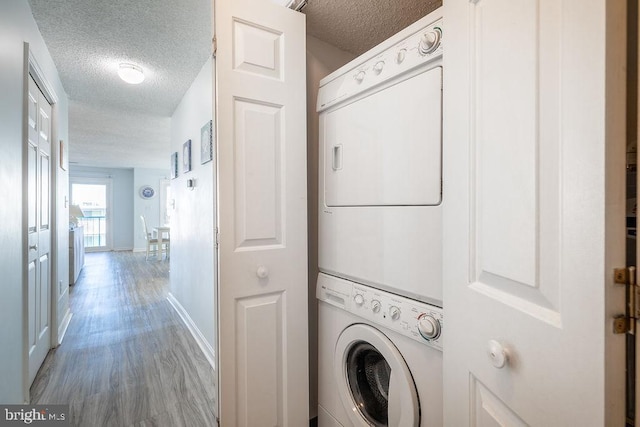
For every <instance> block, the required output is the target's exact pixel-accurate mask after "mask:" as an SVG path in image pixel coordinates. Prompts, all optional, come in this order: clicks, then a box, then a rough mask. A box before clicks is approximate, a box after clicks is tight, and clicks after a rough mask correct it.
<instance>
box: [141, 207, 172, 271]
mask: <svg viewBox="0 0 640 427" xmlns="http://www.w3.org/2000/svg"><path fill="white" fill-rule="evenodd" d="M140 221H142V228H143V229H144V238H145V240H146V241H147V256H146V258H145V259H146V260H147V261H149V252H152V251H153V252H154V253H155V254H156V255H157V254H158V250H159V251H160V254H162V250H163V248H158V239H157V238H156V237H153V236H152V235H151V233H150V232H149V229H148V228H147V220H146V219H145V217H144V215H140ZM169 245H170V242H169V239H163V240H162V246H163V247H164V250H165V253H166V254H167V259H168V257H169ZM151 247H155V250H152V249H151Z"/></svg>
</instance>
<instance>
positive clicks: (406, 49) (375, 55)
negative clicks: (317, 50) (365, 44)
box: [317, 12, 443, 112]
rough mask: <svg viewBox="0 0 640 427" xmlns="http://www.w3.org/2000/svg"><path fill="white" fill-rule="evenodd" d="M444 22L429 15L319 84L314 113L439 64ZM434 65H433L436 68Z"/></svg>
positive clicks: (436, 14)
mask: <svg viewBox="0 0 640 427" xmlns="http://www.w3.org/2000/svg"><path fill="white" fill-rule="evenodd" d="M442 39H443V20H442V17H441V15H439V13H436V12H432V13H430V14H429V15H427V16H425V17H424V18H422V19H420V20H418V21H416V22H415V23H413V24H412V25H410V26H409V27H407V28H405V29H404V30H402V31H400V32H399V33H398V34H396V35H395V36H393V37H391V38H389V39H388V40H386V41H384V42H382V43H380V44H379V45H378V46H376V47H374V48H372V49H371V50H369V51H367V52H365V53H364V54H362V55H360V56H359V57H358V58H357V59H355V60H353V61H351V62H349V63H348V64H346V65H344V66H343V67H341V68H339V69H338V70H336V71H334V72H333V73H331V74H329V75H328V76H326V77H325V78H323V79H322V80H321V81H320V88H319V91H318V105H317V111H318V112H320V111H323V110H325V109H327V108H329V107H331V106H333V105H336V104H338V103H341V102H344V101H346V100H348V99H350V98H352V97H354V96H357V95H359V94H361V93H364V92H367V91H370V90H372V89H373V88H374V87H377V86H380V85H384V84H393V83H394V81H395V80H397V79H398V78H401V77H400V76H402V75H405V74H411V72H415V71H416V69H417V68H420V67H423V66H425V65H426V64H429V63H435V64H437V65H439V64H441V59H442ZM435 64H434V65H435Z"/></svg>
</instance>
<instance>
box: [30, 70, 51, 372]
mask: <svg viewBox="0 0 640 427" xmlns="http://www.w3.org/2000/svg"><path fill="white" fill-rule="evenodd" d="M27 104H28V120H27V128H28V138H27V168H26V171H27V215H26V219H27V239H28V248H27V281H26V285H27V318H28V325H27V327H28V334H27V339H28V344H27V349H28V353H29V385H31V383H32V382H33V380H34V378H35V377H36V373H37V372H38V369H40V366H41V365H42V362H43V361H44V359H45V357H46V356H47V353H48V352H49V349H50V348H51V328H50V326H51V313H50V309H51V282H50V278H51V253H50V247H51V221H50V214H51V204H50V200H51V185H50V181H51V105H49V102H47V100H46V98H45V97H44V95H43V94H42V92H41V91H40V89H39V88H38V85H36V82H35V81H34V80H33V78H32V77H31V76H29V91H28V99H27Z"/></svg>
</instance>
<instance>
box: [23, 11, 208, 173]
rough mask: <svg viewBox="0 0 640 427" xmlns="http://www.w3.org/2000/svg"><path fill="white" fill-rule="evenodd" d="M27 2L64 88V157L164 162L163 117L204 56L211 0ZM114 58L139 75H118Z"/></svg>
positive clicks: (98, 162) (102, 162)
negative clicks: (132, 80)
mask: <svg viewBox="0 0 640 427" xmlns="http://www.w3.org/2000/svg"><path fill="white" fill-rule="evenodd" d="M29 3H30V4H31V10H32V12H33V15H34V18H35V20H36V22H37V24H38V27H39V29H40V32H41V33H42V36H43V38H44V40H45V43H46V44H47V47H48V48H49V51H50V52H51V56H52V57H53V60H54V62H55V63H56V66H57V68H58V71H59V73H60V78H61V80H62V84H63V86H64V88H65V91H66V92H67V95H69V99H70V108H69V160H70V161H71V162H73V163H79V164H84V165H92V166H110V167H115V166H120V167H155V168H166V167H168V164H169V161H168V158H169V155H168V153H169V151H170V150H169V139H170V132H169V127H168V118H169V117H170V116H171V114H172V113H173V111H174V110H175V108H176V107H177V105H178V103H179V102H180V100H181V99H182V96H183V95H184V93H185V91H186V90H187V89H188V88H189V86H190V85H191V82H192V81H193V80H194V79H195V77H196V75H197V74H198V72H199V71H200V69H201V68H202V66H203V65H204V63H205V62H206V60H207V58H208V57H209V53H210V50H211V1H210V0H180V1H179V2H176V1H174V0H135V1H132V0H109V1H104V0H29ZM121 62H132V63H135V64H137V65H140V66H141V67H142V68H143V69H144V70H145V77H146V78H145V81H144V82H143V83H141V84H139V85H129V84H127V83H125V82H123V81H122V80H120V78H119V77H118V75H117V69H118V64H119V63H121ZM113 162H116V164H113Z"/></svg>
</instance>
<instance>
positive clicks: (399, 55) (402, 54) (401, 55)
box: [396, 49, 407, 64]
mask: <svg viewBox="0 0 640 427" xmlns="http://www.w3.org/2000/svg"><path fill="white" fill-rule="evenodd" d="M406 56H407V49H400V50H399V51H398V53H397V54H396V62H397V63H398V64H401V63H402V61H404V58H405V57H406Z"/></svg>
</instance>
